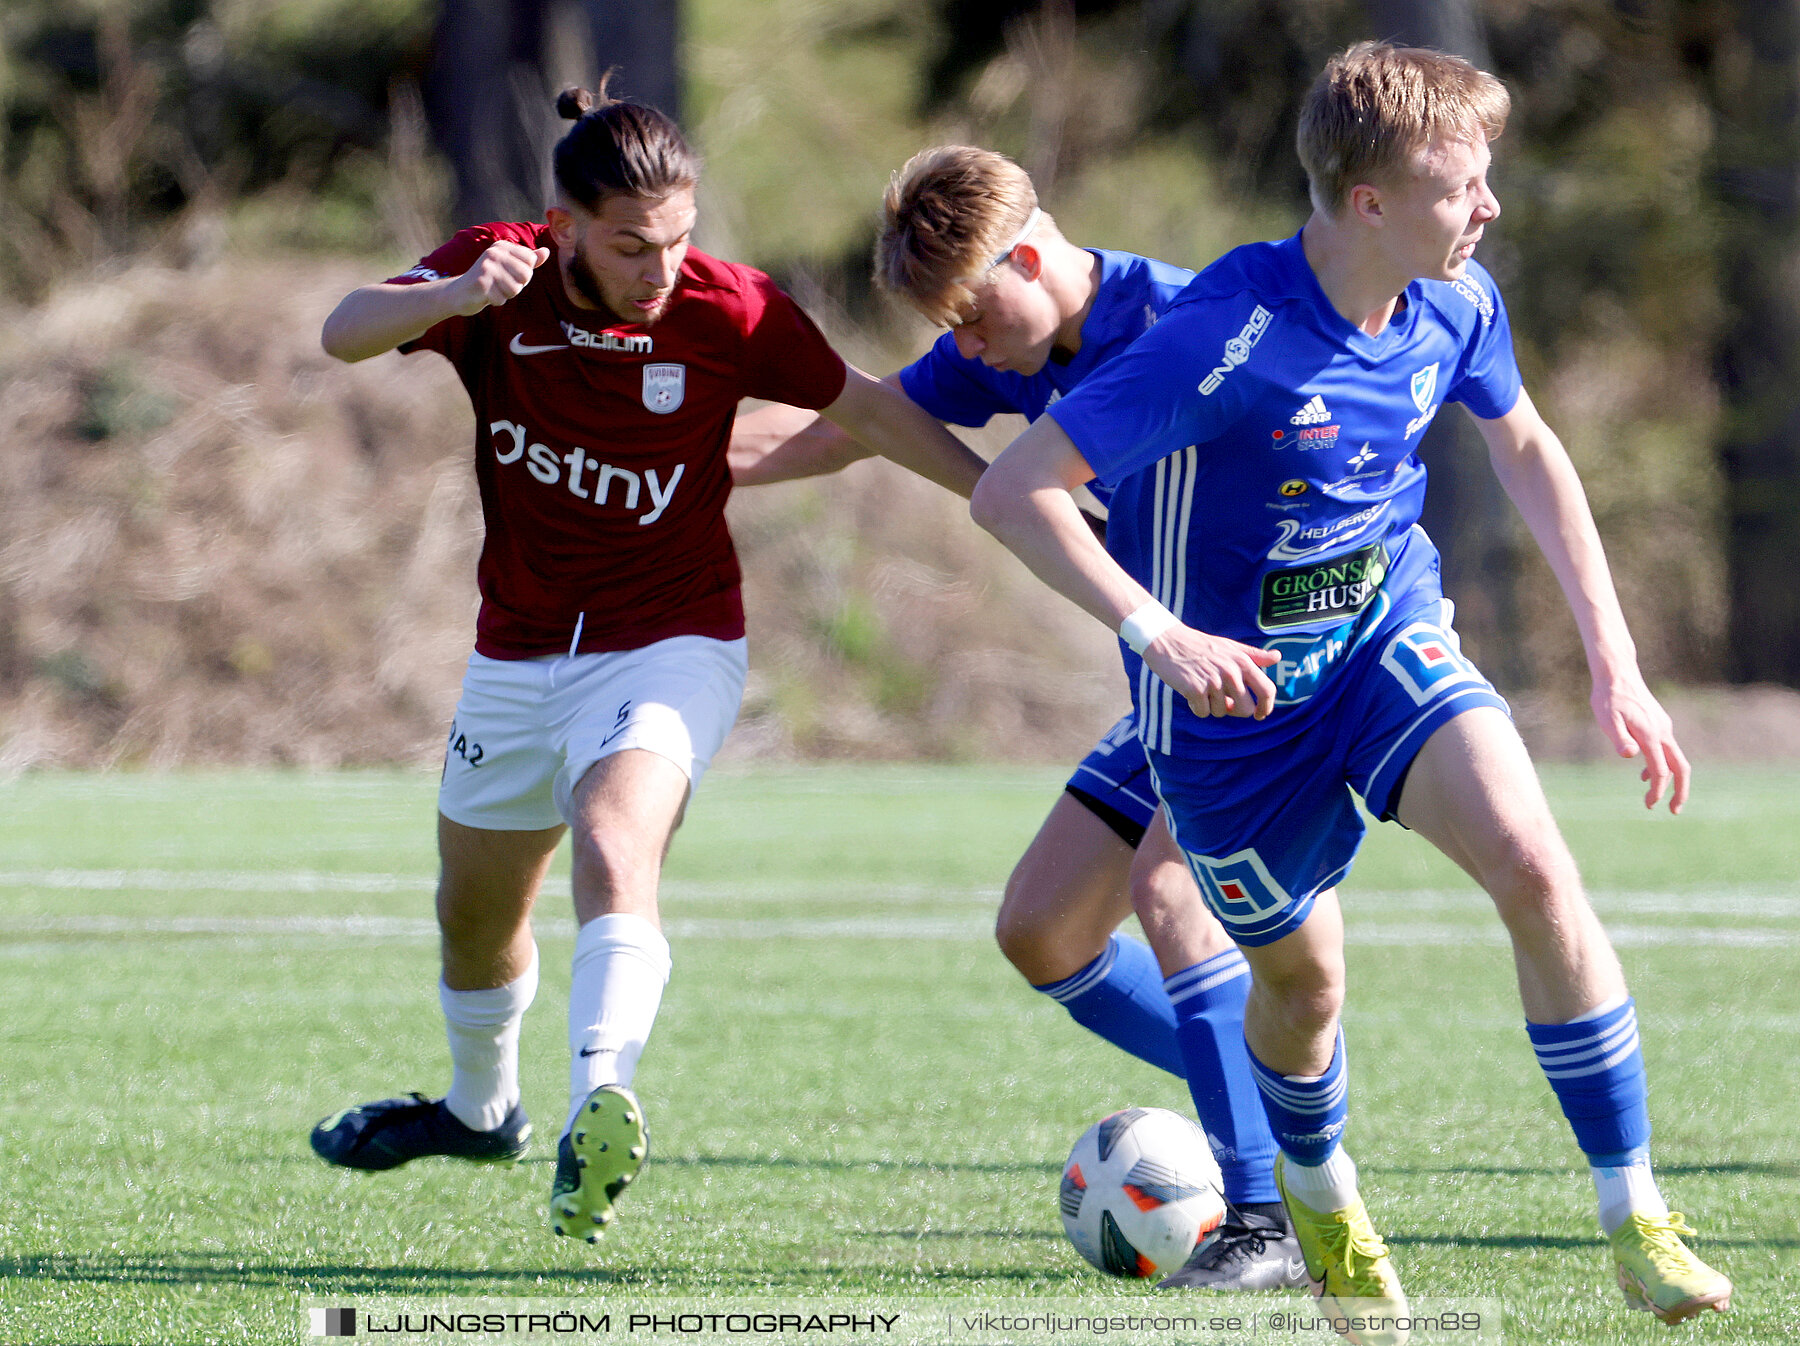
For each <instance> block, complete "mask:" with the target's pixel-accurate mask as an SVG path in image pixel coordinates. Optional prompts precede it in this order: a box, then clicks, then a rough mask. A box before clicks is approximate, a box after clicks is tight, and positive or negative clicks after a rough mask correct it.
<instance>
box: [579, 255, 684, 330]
mask: <svg viewBox="0 0 1800 1346" xmlns="http://www.w3.org/2000/svg"><path fill="white" fill-rule="evenodd" d="M569 280H570V281H571V282H572V283H573V284H574V286H575V288H576V289H577V290H578V291H580V293H581V297H582V298H583V299H585V300H587V301H588V303H590V304H592V305H593V306H594V307H595V308H598V309H602V310H604V311H605V312H607V313H610V314H611V315H612V316H613V317H614V318H615V319H617V320H618V322H619V323H620V324H626V323H636V324H638V325H639V326H641V327H648V326H649V325H650V324H651V323H653V322H655V321H656V320H657V319H658V318H660V317H662V315H663V314H664V313H666V312H667V311H668V308H669V301H668V298H667V297H665V298H664V299H663V301H662V303H660V304H658V305H657V306H656V307H655V308H653V309H651V310H650V311H649V312H648V313H645V312H643V311H641V310H639V311H637V312H636V313H635V314H632V313H628V312H626V311H625V310H626V308H627V306H626V305H623V304H615V303H614V302H613V301H612V300H611V299H610V298H608V297H607V294H606V290H605V287H604V286H602V284H601V283H600V273H599V272H597V271H595V270H594V264H593V263H592V262H590V261H588V256H587V249H586V248H584V247H583V246H582V240H580V239H576V241H575V251H574V254H573V255H572V256H571V257H570V258H569Z"/></svg>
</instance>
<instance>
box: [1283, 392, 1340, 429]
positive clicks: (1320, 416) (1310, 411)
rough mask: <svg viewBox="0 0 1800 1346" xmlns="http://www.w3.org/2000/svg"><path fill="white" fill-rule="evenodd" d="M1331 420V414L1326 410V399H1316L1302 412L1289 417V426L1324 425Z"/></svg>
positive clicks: (1304, 407)
mask: <svg viewBox="0 0 1800 1346" xmlns="http://www.w3.org/2000/svg"><path fill="white" fill-rule="evenodd" d="M1330 419H1331V413H1330V412H1329V411H1327V410H1325V399H1324V398H1323V397H1314V398H1313V400H1312V401H1310V402H1308V403H1307V404H1306V405H1305V406H1303V407H1301V408H1300V410H1298V411H1296V412H1295V413H1294V414H1293V415H1292V416H1289V417H1288V424H1289V425H1323V424H1325V422H1326V421H1328V420H1330Z"/></svg>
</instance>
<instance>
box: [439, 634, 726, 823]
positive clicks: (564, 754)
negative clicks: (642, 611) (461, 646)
mask: <svg viewBox="0 0 1800 1346" xmlns="http://www.w3.org/2000/svg"><path fill="white" fill-rule="evenodd" d="M747 671H748V657H747V655H746V653H745V644H744V642H743V641H742V640H713V639H711V638H709V637H707V636H675V637H673V638H671V639H669V640H659V641H657V642H656V643H655V644H653V645H646V646H644V647H643V648H642V649H638V650H618V651H608V652H606V653H602V654H576V655H546V656H544V657H543V658H539V659H490V658H488V657H487V656H486V655H483V654H471V655H470V656H469V667H468V671H467V672H465V673H464V674H463V685H462V699H461V700H460V701H458V702H457V706H456V718H455V719H454V720H453V721H451V724H450V739H449V743H448V745H447V747H446V750H445V753H444V779H443V784H442V785H441V786H439V788H438V808H439V810H440V811H441V812H442V813H443V815H444V816H445V817H446V818H448V819H450V821H451V822H456V823H461V824H462V825H463V826H465V827H481V828H487V829H489V830H492V831H498V832H522V831H530V830H535V829H537V828H543V827H555V826H556V825H557V824H558V823H566V822H568V821H569V814H570V810H571V800H572V798H573V795H574V792H575V786H576V785H577V784H578V783H579V782H580V780H581V778H582V776H583V775H585V774H586V772H587V769H588V768H589V767H591V766H593V764H594V763H595V762H598V761H599V760H600V759H601V758H602V757H610V756H611V755H612V754H613V753H615V752H620V751H623V750H624V749H626V748H643V749H646V750H647V751H649V752H653V753H655V754H656V755H657V756H659V757H666V758H668V760H669V761H671V762H673V763H674V764H675V765H676V766H678V767H680V768H681V770H682V771H683V772H684V773H685V774H686V775H687V778H688V784H689V789H690V790H692V788H693V787H695V786H697V785H699V784H700V777H701V776H702V775H703V774H704V773H705V771H706V768H707V767H708V766H709V765H710V764H711V762H712V759H713V755H714V754H715V753H717V752H718V750H719V746H720V745H721V744H722V743H724V742H725V735H726V734H728V733H730V732H731V726H732V723H733V721H735V720H736V719H737V713H738V705H739V703H740V702H741V701H742V700H743V696H744V677H745V674H746V672H747Z"/></svg>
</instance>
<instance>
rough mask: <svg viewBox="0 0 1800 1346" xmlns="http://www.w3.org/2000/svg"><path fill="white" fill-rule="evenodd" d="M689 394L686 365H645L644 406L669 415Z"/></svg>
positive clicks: (658, 413)
mask: <svg viewBox="0 0 1800 1346" xmlns="http://www.w3.org/2000/svg"><path fill="white" fill-rule="evenodd" d="M686 396H687V366H686V365H645V366H644V407H645V409H646V410H648V411H654V412H655V413H656V414H657V415H658V416H667V415H668V414H669V413H670V412H671V411H674V410H675V409H676V408H677V407H679V406H680V405H681V400H682V398H684V397H686Z"/></svg>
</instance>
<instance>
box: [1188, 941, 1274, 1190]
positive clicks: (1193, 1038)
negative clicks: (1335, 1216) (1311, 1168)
mask: <svg viewBox="0 0 1800 1346" xmlns="http://www.w3.org/2000/svg"><path fill="white" fill-rule="evenodd" d="M1163 986H1164V987H1165V988H1166V989H1167V991H1168V993H1169V999H1170V1000H1171V1001H1173V1002H1174V1005H1175V1038H1176V1041H1178V1042H1179V1043H1180V1044H1181V1058H1182V1060H1183V1061H1184V1062H1185V1063H1186V1065H1187V1080H1188V1092H1189V1093H1190V1094H1192V1095H1193V1096H1194V1112H1195V1115H1196V1116H1198V1117H1199V1118H1200V1125H1201V1127H1203V1128H1204V1129H1205V1131H1206V1138H1207V1139H1208V1140H1210V1141H1211V1142H1212V1147H1213V1153H1214V1154H1215V1155H1217V1156H1218V1160H1219V1168H1220V1170H1221V1171H1222V1172H1223V1173H1224V1175H1225V1199H1226V1200H1227V1201H1229V1202H1231V1203H1232V1205H1234V1206H1241V1205H1244V1204H1245V1203H1247V1202H1248V1203H1256V1202H1274V1201H1279V1200H1281V1193H1280V1192H1279V1191H1278V1190H1277V1189H1276V1186H1275V1173H1274V1163H1275V1137H1274V1136H1273V1135H1271V1134H1270V1133H1269V1119H1268V1117H1267V1116H1265V1115H1264V1113H1263V1105H1262V1100H1261V1099H1260V1098H1258V1097H1257V1090H1256V1077H1255V1076H1254V1075H1252V1074H1251V1073H1250V1051H1249V1048H1247V1047H1246V1046H1245V1045H1244V1001H1245V1000H1246V999H1247V998H1248V997H1249V995H1250V964H1249V963H1247V962H1245V961H1244V955H1243V954H1241V953H1239V952H1238V951H1237V950H1236V949H1227V950H1225V952H1224V953H1220V954H1214V955H1213V956H1212V957H1211V958H1208V959H1207V960H1206V961H1205V962H1203V963H1195V964H1194V966H1192V967H1190V968H1183V969H1182V970H1181V971H1180V972H1177V973H1176V974H1175V975H1174V976H1172V977H1170V978H1169V979H1168V980H1166V981H1165V982H1164V983H1163Z"/></svg>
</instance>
